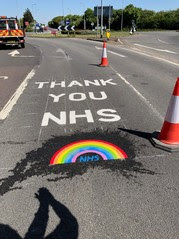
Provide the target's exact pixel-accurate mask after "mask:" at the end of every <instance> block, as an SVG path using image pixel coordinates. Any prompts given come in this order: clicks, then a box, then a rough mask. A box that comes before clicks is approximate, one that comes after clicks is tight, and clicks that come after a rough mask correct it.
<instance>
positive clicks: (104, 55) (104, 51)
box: [103, 48, 107, 58]
mask: <svg viewBox="0 0 179 239" xmlns="http://www.w3.org/2000/svg"><path fill="white" fill-rule="evenodd" d="M103 58H107V51H106V48H104V50H103Z"/></svg>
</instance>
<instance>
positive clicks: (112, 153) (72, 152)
mask: <svg viewBox="0 0 179 239" xmlns="http://www.w3.org/2000/svg"><path fill="white" fill-rule="evenodd" d="M84 154H97V155H100V157H101V158H102V159H103V160H117V159H121V160H122V159H126V158H128V156H127V154H126V153H125V152H124V151H123V150H122V149H120V148H119V147H117V146H116V145H114V144H112V143H109V142H106V141H102V140H80V141H77V142H74V143H71V144H68V145H66V146H64V147H63V148H61V149H60V150H58V151H57V152H56V153H55V154H54V156H53V157H52V158H51V160H50V164H51V165H54V164H65V163H75V162H76V161H77V158H78V157H80V156H81V155H84Z"/></svg>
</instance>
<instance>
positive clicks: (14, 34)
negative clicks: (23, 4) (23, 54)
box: [0, 16, 25, 48]
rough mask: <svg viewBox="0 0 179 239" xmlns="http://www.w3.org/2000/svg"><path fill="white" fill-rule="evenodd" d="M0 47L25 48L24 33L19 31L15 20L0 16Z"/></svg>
mask: <svg viewBox="0 0 179 239" xmlns="http://www.w3.org/2000/svg"><path fill="white" fill-rule="evenodd" d="M1 45H12V46H13V45H17V46H20V47H21V48H24V47H25V32H24V30H22V29H19V26H18V21H17V18H14V17H11V18H7V17H6V16H0V46H1Z"/></svg>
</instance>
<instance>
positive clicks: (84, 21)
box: [80, 2, 86, 30]
mask: <svg viewBox="0 0 179 239" xmlns="http://www.w3.org/2000/svg"><path fill="white" fill-rule="evenodd" d="M80 4H82V5H83V7H84V9H85V4H84V3H82V2H80ZM83 25H84V30H86V15H85V10H84V19H83Z"/></svg>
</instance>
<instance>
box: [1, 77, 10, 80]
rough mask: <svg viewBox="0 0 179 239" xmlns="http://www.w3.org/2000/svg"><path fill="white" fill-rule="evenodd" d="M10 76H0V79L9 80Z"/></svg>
mask: <svg viewBox="0 0 179 239" xmlns="http://www.w3.org/2000/svg"><path fill="white" fill-rule="evenodd" d="M7 79H8V76H0V80H7Z"/></svg>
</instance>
